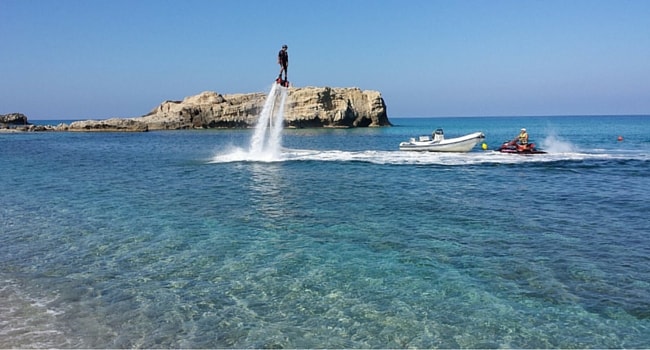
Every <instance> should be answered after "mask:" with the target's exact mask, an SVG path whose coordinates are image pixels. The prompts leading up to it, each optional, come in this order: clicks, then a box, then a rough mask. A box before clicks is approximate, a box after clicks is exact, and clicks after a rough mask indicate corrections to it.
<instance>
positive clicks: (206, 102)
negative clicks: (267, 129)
mask: <svg viewBox="0 0 650 350" xmlns="http://www.w3.org/2000/svg"><path fill="white" fill-rule="evenodd" d="M265 98H266V94H263V93H251V94H232V95H221V94H218V93H216V92H212V91H206V92H203V93H200V94H198V95H195V96H190V97H187V98H185V99H184V100H183V101H165V102H163V103H162V104H160V105H159V106H158V107H156V108H155V109H153V110H152V111H151V112H150V113H149V114H147V115H145V116H142V117H139V118H134V120H136V121H140V122H143V123H145V124H146V125H148V127H149V130H161V129H188V128H247V127H252V126H254V125H255V123H256V122H257V118H258V117H259V115H260V113H261V111H262V107H263V105H264V100H265ZM284 115H285V118H284V122H285V126H286V127H293V128H303V127H368V126H389V125H391V124H390V122H389V121H388V116H387V114H386V105H385V103H384V100H383V98H382V97H381V94H380V93H379V92H377V91H361V90H360V89H359V88H329V87H323V88H317V87H304V88H291V89H290V90H289V96H288V98H287V106H286V107H285V113H284Z"/></svg>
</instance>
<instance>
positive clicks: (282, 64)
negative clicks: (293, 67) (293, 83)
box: [278, 45, 289, 81]
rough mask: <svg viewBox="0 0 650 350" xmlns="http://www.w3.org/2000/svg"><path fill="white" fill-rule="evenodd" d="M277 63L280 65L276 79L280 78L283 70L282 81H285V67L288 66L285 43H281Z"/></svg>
mask: <svg viewBox="0 0 650 350" xmlns="http://www.w3.org/2000/svg"><path fill="white" fill-rule="evenodd" d="M278 64H279V65H280V74H278V79H280V80H282V72H284V81H287V68H288V67H289V53H287V45H282V50H280V52H278Z"/></svg>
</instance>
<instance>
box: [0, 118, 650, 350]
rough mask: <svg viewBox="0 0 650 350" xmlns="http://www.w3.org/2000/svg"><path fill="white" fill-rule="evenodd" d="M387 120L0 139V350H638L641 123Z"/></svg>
mask: <svg viewBox="0 0 650 350" xmlns="http://www.w3.org/2000/svg"><path fill="white" fill-rule="evenodd" d="M391 121H392V122H393V124H395V125H394V126H393V127H389V128H371V129H349V130H325V129H300V130H284V131H283V133H282V147H283V150H282V152H281V154H280V155H279V157H277V158H276V159H271V160H269V161H251V160H246V157H242V156H241V154H242V153H245V152H246V149H247V148H248V147H249V143H250V140H251V136H252V134H253V131H252V130H205V131H167V132H148V133H63V132H57V133H12V134H0V167H1V171H0V173H1V174H2V180H3V186H2V191H1V193H0V231H1V234H0V348H7V347H18V348H25V347H66V348H97V347H101V348H105V347H109V348H123V347H144V348H160V347H165V348H168V347H174V348H204V347H210V348H251V347H255V348H323V347H328V348H404V347H417V348H647V347H648V346H650V293H648V291H649V290H650V220H649V219H648V213H649V212H650V201H649V200H650V176H648V171H649V170H650V134H649V133H648V130H650V117H643V116H617V117H606V116H603V117H519V118H514V117H486V118H412V119H406V118H404V119H391ZM437 127H442V128H444V129H445V133H446V136H447V137H453V136H460V135H463V134H466V133H470V132H474V131H483V132H484V133H485V134H486V143H487V145H488V146H489V148H490V149H494V148H496V147H497V146H498V144H499V143H501V142H502V141H505V140H507V139H511V138H513V137H514V136H516V135H517V134H518V131H519V129H520V128H521V127H526V128H527V129H528V131H529V134H530V136H531V140H532V141H535V142H536V143H537V144H538V146H540V147H541V148H543V149H545V150H547V151H548V152H549V153H548V154H545V155H535V156H519V155H507V154H499V153H496V152H494V151H490V150H488V151H482V150H481V149H480V147H477V148H476V149H475V150H473V151H472V152H469V153H467V154H438V153H408V152H400V151H398V150H397V149H398V147H397V146H398V144H399V142H400V141H405V140H407V139H408V138H409V137H412V136H416V135H419V134H429V133H431V131H433V130H434V129H435V128H437ZM619 135H620V136H622V137H623V141H617V137H618V136H619Z"/></svg>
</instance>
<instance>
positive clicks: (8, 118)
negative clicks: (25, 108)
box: [0, 113, 29, 125]
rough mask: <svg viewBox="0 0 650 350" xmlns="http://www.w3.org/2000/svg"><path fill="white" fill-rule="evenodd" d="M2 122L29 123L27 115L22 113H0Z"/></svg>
mask: <svg viewBox="0 0 650 350" xmlns="http://www.w3.org/2000/svg"><path fill="white" fill-rule="evenodd" d="M0 124H2V125H7V124H13V125H29V123H28V122H27V116H25V115H24V114H22V113H9V114H0Z"/></svg>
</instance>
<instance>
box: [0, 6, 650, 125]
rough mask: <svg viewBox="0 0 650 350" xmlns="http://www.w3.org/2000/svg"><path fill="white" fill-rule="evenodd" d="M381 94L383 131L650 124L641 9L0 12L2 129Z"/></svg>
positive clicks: (649, 74) (649, 37)
mask: <svg viewBox="0 0 650 350" xmlns="http://www.w3.org/2000/svg"><path fill="white" fill-rule="evenodd" d="M283 44H286V45H288V47H289V51H288V52H289V81H291V83H292V84H293V86H296V87H303V86H317V87H323V86H329V87H358V88H360V89H362V90H376V91H379V92H381V94H382V97H383V98H384V101H385V103H386V106H387V112H388V116H389V118H391V117H437V116H533V115H534V116H541V115H625V114H650V1H649V0H568V1H567V0H539V1H537V0H422V1H416V0H397V1H393V0H328V1H310V0H297V1H294V0H281V1H262V0H259V1H250V0H241V1H233V0H182V1H181V0H176V1H166V0H135V1H132V0H0V114H7V113H14V112H16V113H23V114H25V115H27V117H28V119H29V120H48V119H105V118H112V117H138V116H141V115H144V114H147V113H148V112H149V111H151V110H152V109H154V108H155V107H156V106H158V105H159V104H160V103H162V102H163V101H166V100H182V99H183V98H185V97H187V96H193V95H196V94H199V93H201V92H203V91H216V92H217V93H221V94H233V93H252V92H267V91H269V89H270V87H271V84H272V83H273V80H274V79H275V78H276V77H277V74H278V73H279V65H278V64H277V53H278V51H279V50H280V48H281V46H282V45H283Z"/></svg>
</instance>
